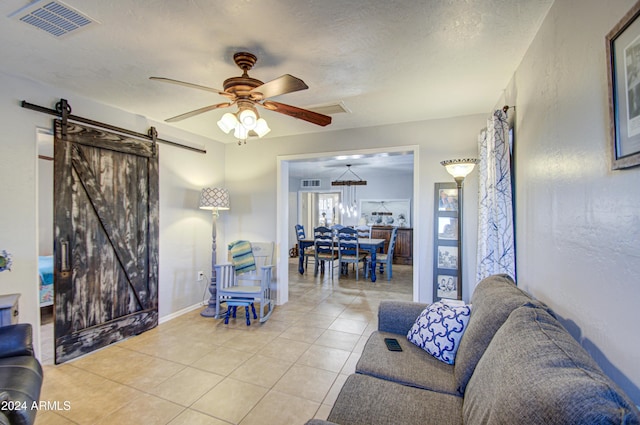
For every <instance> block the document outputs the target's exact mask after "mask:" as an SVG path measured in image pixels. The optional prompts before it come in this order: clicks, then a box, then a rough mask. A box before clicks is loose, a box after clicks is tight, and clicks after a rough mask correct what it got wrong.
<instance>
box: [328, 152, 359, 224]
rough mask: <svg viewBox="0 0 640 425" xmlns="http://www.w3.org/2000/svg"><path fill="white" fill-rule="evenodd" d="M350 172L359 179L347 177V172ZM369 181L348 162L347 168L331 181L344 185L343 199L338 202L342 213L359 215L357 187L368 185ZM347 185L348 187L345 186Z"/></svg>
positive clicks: (337, 184) (335, 184)
mask: <svg viewBox="0 0 640 425" xmlns="http://www.w3.org/2000/svg"><path fill="white" fill-rule="evenodd" d="M348 173H350V175H352V176H353V177H355V178H356V179H357V180H354V179H351V180H347V179H345V178H344V177H345V174H348ZM366 185H367V181H366V180H362V178H360V176H359V175H357V174H356V173H354V172H353V170H351V164H347V170H346V171H345V172H344V173H342V174H341V175H340V177H338V178H337V179H336V180H334V181H332V182H331V186H343V188H342V200H341V202H340V203H339V204H338V208H339V209H340V213H341V214H342V215H344V214H347V217H357V216H358V205H357V199H356V195H357V193H356V188H357V186H366ZM344 186H346V188H345V187H344Z"/></svg>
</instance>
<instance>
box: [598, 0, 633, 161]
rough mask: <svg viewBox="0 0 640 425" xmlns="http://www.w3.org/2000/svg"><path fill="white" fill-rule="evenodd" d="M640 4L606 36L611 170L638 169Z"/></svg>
mask: <svg viewBox="0 0 640 425" xmlns="http://www.w3.org/2000/svg"><path fill="white" fill-rule="evenodd" d="M639 15H640V2H638V3H636V4H635V5H634V6H633V8H632V9H631V10H629V12H627V14H626V15H625V16H624V17H623V18H622V19H621V20H620V22H618V24H617V25H616V26H615V27H613V29H612V30H611V31H610V32H609V33H608V34H607V36H606V49H607V71H608V72H607V76H608V82H609V84H608V86H609V119H610V123H609V134H610V136H609V137H610V139H611V140H610V149H611V168H612V169H614V170H616V169H623V168H630V167H635V166H638V165H640V19H638V16H639Z"/></svg>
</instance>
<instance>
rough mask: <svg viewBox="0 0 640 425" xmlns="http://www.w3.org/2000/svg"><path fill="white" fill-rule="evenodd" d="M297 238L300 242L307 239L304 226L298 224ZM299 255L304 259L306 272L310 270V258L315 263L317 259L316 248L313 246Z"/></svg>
mask: <svg viewBox="0 0 640 425" xmlns="http://www.w3.org/2000/svg"><path fill="white" fill-rule="evenodd" d="M296 238H297V239H298V241H301V240H303V239H306V238H307V236H306V234H305V231H304V226H303V225H302V224H296ZM298 245H299V246H302V244H298ZM298 255H302V257H303V258H304V268H305V270H306V269H308V268H309V258H312V259H313V261H315V257H316V250H315V247H314V246H313V245H312V246H308V247H306V248H305V249H304V251H302V252H300V253H299V254H298Z"/></svg>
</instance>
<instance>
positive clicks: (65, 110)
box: [20, 99, 207, 153]
mask: <svg viewBox="0 0 640 425" xmlns="http://www.w3.org/2000/svg"><path fill="white" fill-rule="evenodd" d="M20 106H22V107H23V108H26V109H30V110H32V111H37V112H42V113H45V114H49V115H55V116H57V117H60V118H62V119H63V120H66V119H69V120H72V121H77V122H81V123H84V124H88V125H90V126H93V127H99V128H103V129H105V130H111V131H117V132H119V133H123V134H127V135H129V136H133V137H138V138H140V139H146V140H152V141H157V142H161V143H166V144H168V145H172V146H176V147H179V148H183V149H188V150H191V151H195V152H199V153H207V151H206V150H204V149H200V148H194V147H192V146H187V145H183V144H181V143H177V142H172V141H170V140H165V139H160V138H158V137H157V132H156V129H155V127H151V128H150V129H149V133H148V134H143V133H138V132H136V131H132V130H127V129H126V128H120V127H116V126H114V125H111V124H106V123H103V122H100V121H95V120H92V119H89V118H83V117H79V116H77V115H72V114H71V105H69V103H68V102H67V100H66V99H60V102H58V103H56V109H50V108H45V107H44V106H39V105H34V104H33V103H29V102H27V101H26V100H23V101H22V102H20Z"/></svg>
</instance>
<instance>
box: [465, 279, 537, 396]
mask: <svg viewBox="0 0 640 425" xmlns="http://www.w3.org/2000/svg"><path fill="white" fill-rule="evenodd" d="M530 302H534V300H533V299H532V298H531V297H530V296H529V295H528V294H527V293H526V292H524V291H522V290H521V289H519V288H518V287H516V285H515V283H514V282H513V280H512V279H511V278H510V277H509V276H508V275H493V276H489V277H487V278H486V279H483V280H482V281H481V282H480V283H478V285H477V286H476V288H475V290H474V291H473V295H472V297H471V304H472V306H473V307H472V309H471V317H470V318H469V324H468V325H467V329H466V330H465V332H464V335H462V339H461V340H460V346H459V347H458V353H457V354H456V363H455V368H454V374H455V379H456V381H457V390H458V393H459V394H464V390H465V388H466V386H467V383H468V382H469V378H470V377H471V375H472V374H473V370H474V369H475V367H476V364H477V363H478V360H480V357H482V354H483V353H484V350H485V349H486V348H487V346H488V345H489V343H490V342H491V338H493V335H494V334H495V333H496V331H497V330H498V329H499V328H500V326H502V324H503V323H504V322H505V320H507V317H509V314H511V312H512V311H513V310H515V309H516V308H517V307H520V306H522V305H524V304H527V303H530Z"/></svg>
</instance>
